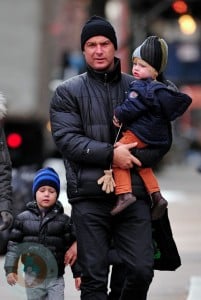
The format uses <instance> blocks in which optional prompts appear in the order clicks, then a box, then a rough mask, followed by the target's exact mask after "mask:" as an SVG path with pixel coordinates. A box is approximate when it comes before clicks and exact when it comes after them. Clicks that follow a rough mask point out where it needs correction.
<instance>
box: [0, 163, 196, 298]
mask: <svg viewBox="0 0 201 300" xmlns="http://www.w3.org/2000/svg"><path fill="white" fill-rule="evenodd" d="M157 177H158V179H159V182H160V186H161V189H162V193H163V195H164V196H165V197H166V198H167V200H168V201H169V218H170V221H171V224H172V231H173V235H174V238H175V241H176V243H177V247H178V250H179V253H180V256H181V260H182V266H181V267H180V268H179V269H178V270H176V271H174V272H166V271H156V272H155V277H154V280H153V282H152V285H151V288H150V291H149V296H148V300H199V299H201V291H199V289H201V288H200V286H201V284H200V282H201V234H200V228H201V220H200V211H201V201H200V191H201V188H200V182H201V174H199V173H197V171H196V170H195V167H194V166H188V165H187V166H183V165H182V166H181V165H177V166H170V167H165V168H163V169H162V171H160V173H158V174H157ZM3 263H4V256H2V257H1V258H0V274H1V286H0V295H1V298H2V299H7V300H13V299H20V300H25V299H26V297H25V294H24V289H23V287H21V286H19V285H16V286H15V287H9V286H8V285H7V283H6V280H5V275H4V270H3ZM65 279H66V280H65V281H66V288H65V299H69V300H78V299H79V292H78V291H76V290H75V287H74V280H73V278H72V274H71V271H70V269H69V268H67V269H66V274H65ZM195 291H196V292H195ZM55 300H56V299H55Z"/></svg>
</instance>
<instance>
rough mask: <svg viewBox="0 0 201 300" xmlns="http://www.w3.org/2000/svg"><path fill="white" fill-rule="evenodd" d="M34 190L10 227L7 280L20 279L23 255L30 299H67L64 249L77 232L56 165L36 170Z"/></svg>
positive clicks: (27, 291) (15, 280) (6, 264)
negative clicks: (64, 201)
mask: <svg viewBox="0 0 201 300" xmlns="http://www.w3.org/2000/svg"><path fill="white" fill-rule="evenodd" d="M32 193H33V201H32V202H29V203H28V204H27V209H26V210H25V211H24V212H22V213H20V214H19V215H18V216H17V217H16V219H15V221H14V225H13V228H12V231H11V235H10V240H9V243H8V252H7V254H6V259H5V265H4V268H5V272H6V276H7V282H8V284H10V285H11V286H12V285H15V284H16V283H17V281H18V282H20V274H17V270H18V263H19V262H20V261H19V259H20V258H21V262H22V264H23V265H24V268H23V269H24V273H25V276H24V281H25V287H26V293H27V299H28V300H42V299H49V300H50V299H57V300H64V278H63V274H64V269H65V265H64V259H65V253H66V251H67V249H69V247H70V246H71V245H73V244H74V243H75V235H74V233H73V227H72V223H71V219H70V217H69V216H67V215H66V214H64V209H63V206H62V204H61V203H60V202H59V201H58V200H57V199H58V196H59V193H60V179H59V176H58V174H57V173H56V172H55V170H54V169H53V168H44V169H41V170H39V171H38V172H37V173H36V175H35V177H34V180H33V187H32ZM73 266H74V265H73Z"/></svg>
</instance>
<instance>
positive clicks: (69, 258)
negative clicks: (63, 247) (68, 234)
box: [64, 242, 77, 266]
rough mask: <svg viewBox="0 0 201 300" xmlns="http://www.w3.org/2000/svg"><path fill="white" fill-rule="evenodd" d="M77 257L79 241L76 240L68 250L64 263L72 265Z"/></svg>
mask: <svg viewBox="0 0 201 300" xmlns="http://www.w3.org/2000/svg"><path fill="white" fill-rule="evenodd" d="M76 259H77V242H74V243H73V244H72V245H71V247H70V248H69V249H68V251H66V254H65V258H64V263H65V265H70V266H72V265H73V264H74V263H75V261H76Z"/></svg>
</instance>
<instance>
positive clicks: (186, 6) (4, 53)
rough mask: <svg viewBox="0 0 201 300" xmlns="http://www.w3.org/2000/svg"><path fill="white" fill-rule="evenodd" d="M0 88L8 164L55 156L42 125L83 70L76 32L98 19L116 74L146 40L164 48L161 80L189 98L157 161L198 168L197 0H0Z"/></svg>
mask: <svg viewBox="0 0 201 300" xmlns="http://www.w3.org/2000/svg"><path fill="white" fill-rule="evenodd" d="M0 7H1V9H0V40H1V47H0V90H1V91H2V92H3V93H4V95H5V96H6V98H7V101H8V117H7V119H6V121H5V130H6V135H7V143H8V146H9V151H10V154H11V159H12V162H13V167H14V168H18V167H20V166H22V165H33V164H34V165H37V166H40V165H41V164H43V162H44V160H45V159H47V158H50V157H59V154H58V153H57V151H56V148H55V145H54V143H53V141H52V137H51V133H50V128H49V119H48V118H49V102H50V99H51V96H52V92H53V91H54V89H55V87H56V86H57V84H58V83H59V82H60V81H62V80H65V79H67V78H69V77H71V76H73V75H75V74H79V73H81V72H83V71H84V70H85V64H84V61H83V57H82V53H81V50H80V31H81V28H82V26H83V24H84V23H85V21H86V20H87V19H88V18H89V17H90V16H91V15H93V14H97V15H100V16H103V17H106V18H108V19H109V21H111V23H112V24H113V26H114V28H115V30H116V33H117V37H118V45H119V48H118V51H117V56H118V57H120V58H121V61H122V70H123V71H125V72H129V73H130V72H131V53H132V51H133V49H134V48H135V47H136V46H138V45H139V44H140V43H141V42H142V41H143V40H144V39H145V38H146V37H147V36H148V35H154V34H156V35H159V36H161V37H163V38H165V39H166V40H167V42H168V45H169V61H168V66H167V70H166V74H165V75H166V77H167V78H168V79H170V80H172V81H173V82H174V83H175V84H176V85H177V86H178V87H179V88H180V90H183V91H184V92H186V93H188V94H189V95H190V96H191V97H192V98H193V103H192V105H191V107H190V109H189V110H188V112H186V113H185V115H184V116H183V117H182V118H180V119H179V120H177V121H176V122H175V123H173V130H174V143H173V146H172V149H171V151H170V152H169V154H168V155H166V157H165V158H164V160H163V163H161V166H162V164H165V163H167V162H168V164H169V163H182V162H183V160H184V159H185V162H186V161H187V162H189V163H191V164H195V165H196V166H198V165H199V164H200V163H201V155H200V150H201V117H200V116H201V99H200V97H201V96H200V94H201V34H200V27H201V25H200V20H201V2H200V1H199V0H188V1H187V0H181V1H179V0H175V1H170V0H163V1H160V0H158V1H157V0H28V1H27V0H17V1H16V0H6V1H4V0H0Z"/></svg>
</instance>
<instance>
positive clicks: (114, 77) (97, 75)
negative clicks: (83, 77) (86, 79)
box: [87, 57, 121, 83]
mask: <svg viewBox="0 0 201 300" xmlns="http://www.w3.org/2000/svg"><path fill="white" fill-rule="evenodd" d="M87 73H88V75H89V76H90V77H93V78H94V79H97V80H99V81H102V82H104V83H111V82H114V81H118V80H120V78H121V64H120V60H119V58H117V57H115V58H114V69H113V70H112V71H101V72H99V71H96V70H94V69H92V68H91V67H90V66H89V65H87Z"/></svg>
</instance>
